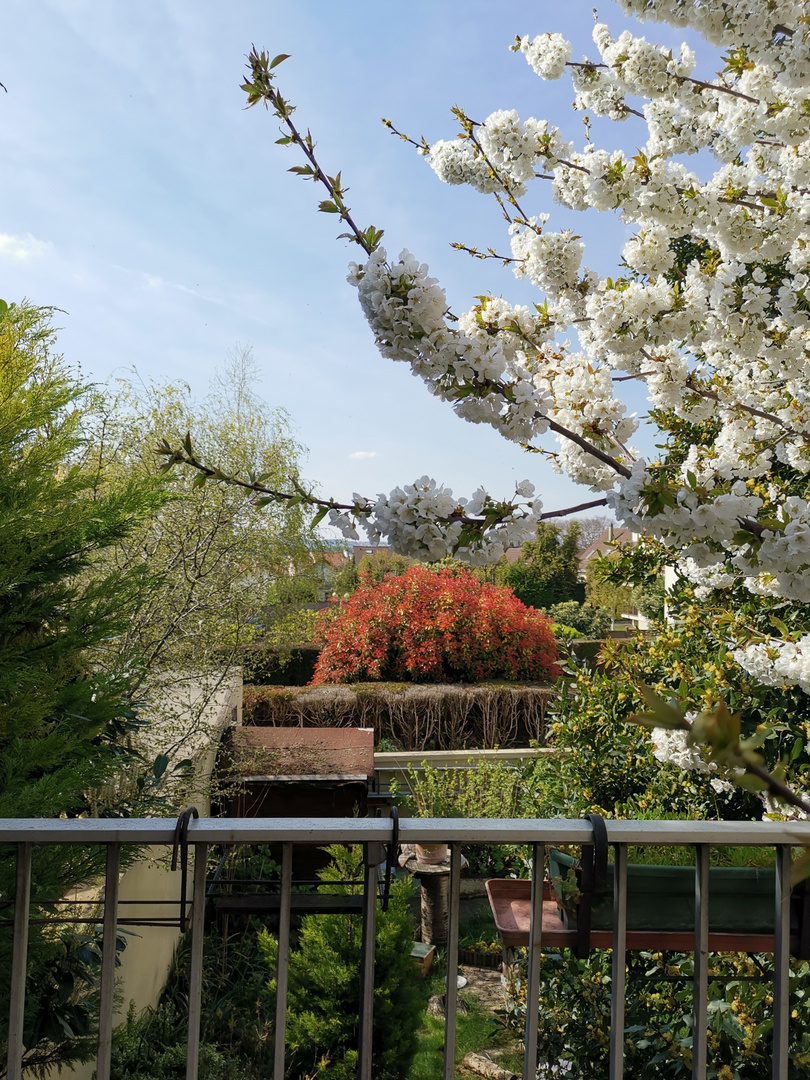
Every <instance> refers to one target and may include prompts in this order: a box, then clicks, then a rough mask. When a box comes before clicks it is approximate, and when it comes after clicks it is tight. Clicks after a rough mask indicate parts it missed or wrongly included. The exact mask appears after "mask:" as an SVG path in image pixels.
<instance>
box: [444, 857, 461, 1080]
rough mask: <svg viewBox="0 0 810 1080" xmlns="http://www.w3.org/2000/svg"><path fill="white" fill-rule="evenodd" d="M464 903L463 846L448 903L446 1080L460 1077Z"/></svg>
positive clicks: (452, 873) (455, 863) (454, 863)
mask: <svg viewBox="0 0 810 1080" xmlns="http://www.w3.org/2000/svg"><path fill="white" fill-rule="evenodd" d="M460 900H461V844H459V843H457V842H456V843H453V844H451V845H450V895H449V897H448V901H447V993H446V995H445V999H444V1000H445V1006H446V1008H445V1016H444V1070H443V1072H442V1076H443V1077H444V1080H453V1077H454V1076H455V1074H456V1009H457V1007H458V911H459V902H460Z"/></svg>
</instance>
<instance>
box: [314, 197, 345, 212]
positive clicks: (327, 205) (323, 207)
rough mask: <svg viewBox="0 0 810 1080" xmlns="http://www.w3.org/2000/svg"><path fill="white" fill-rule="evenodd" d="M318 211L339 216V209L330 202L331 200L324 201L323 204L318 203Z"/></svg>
mask: <svg viewBox="0 0 810 1080" xmlns="http://www.w3.org/2000/svg"><path fill="white" fill-rule="evenodd" d="M318 209H319V210H320V211H321V213H322V214H339V213H340V207H339V206H337V205H336V204H335V203H333V202H332V201H331V199H324V200H323V202H320V203H318Z"/></svg>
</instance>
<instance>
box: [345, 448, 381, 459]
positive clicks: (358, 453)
mask: <svg viewBox="0 0 810 1080" xmlns="http://www.w3.org/2000/svg"><path fill="white" fill-rule="evenodd" d="M376 456H377V451H376V450H355V451H354V453H353V454H349V457H350V458H351V459H352V461H363V460H364V458H372V457H376Z"/></svg>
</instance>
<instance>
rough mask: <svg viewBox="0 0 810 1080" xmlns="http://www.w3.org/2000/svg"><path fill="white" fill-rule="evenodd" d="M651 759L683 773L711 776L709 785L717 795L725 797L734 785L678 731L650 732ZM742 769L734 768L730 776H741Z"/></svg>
mask: <svg viewBox="0 0 810 1080" xmlns="http://www.w3.org/2000/svg"><path fill="white" fill-rule="evenodd" d="M652 748H653V757H655V758H657V759H658V760H659V761H662V762H664V763H665V764H669V765H676V766H677V767H678V768H679V769H683V770H684V771H685V772H699V773H703V774H704V775H705V776H711V780H710V781H709V783H710V784H711V786H712V787H713V788H714V790H715V791H716V792H717V793H718V794H725V795H727V794H728V793H729V792H731V791H733V790H734V784H733V783H732V782H731V780H729V779H727V778H726V775H725V772H724V770H721V769H720V767H719V766H718V764H717V762H716V761H708V760H707V759H706V758H705V757H704V756H703V754H702V753H701V752H700V748H699V747H697V746H695V745H694V743H690V742H689V733H688V732H687V731H683V730H680V729H674V730H673V729H669V728H656V729H655V730H654V731H653V732H652ZM743 772H744V770H743V769H739V768H734V769H732V770H731V775H732V776H734V777H736V776H740V775H742V773H743Z"/></svg>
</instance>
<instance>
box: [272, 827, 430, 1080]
mask: <svg viewBox="0 0 810 1080" xmlns="http://www.w3.org/2000/svg"><path fill="white" fill-rule="evenodd" d="M327 851H328V852H329V853H330V855H331V857H332V863H331V865H330V866H328V867H327V868H326V869H325V870H322V871H321V873H320V875H319V876H320V878H321V880H322V881H324V882H326V883H328V884H329V889H330V892H344V893H349V894H357V893H362V889H363V865H362V850H361V848H359V847H353V848H345V847H342V846H340V845H337V844H334V845H332V846H330V847H329V848H327ZM345 882H349V884H345ZM412 891H413V886H412V885H411V884H410V882H408V881H393V882H392V883H391V894H390V899H389V905H388V910H387V911H381V910H378V911H377V941H376V952H375V966H374V1026H373V1033H372V1075H373V1076H374V1080H402V1078H403V1077H405V1076H407V1075H408V1069H409V1066H410V1064H411V1062H412V1060H413V1057H414V1055H415V1053H416V1048H417V1038H416V1036H417V1032H418V1030H419V1027H420V1024H421V1019H422V1012H423V1008H424V1001H423V997H422V992H421V989H420V984H419V980H418V978H417V973H416V966H415V964H414V961H413V959H412V958H411V955H410V953H411V948H412V946H413V923H412V919H411V915H410V910H409V900H410V897H411V894H412ZM362 932H363V920H362V918H361V917H360V915H359V914H358V915H354V914H351V915H307V916H305V917H304V918H303V919H302V920H301V930H300V934H299V940H298V947H297V948H296V949H294V950H293V951H292V952H291V953H290V961H289V964H290V966H289V983H288V991H287V1032H286V1041H287V1063H288V1071H289V1075H290V1076H294V1077H299V1076H307V1075H312V1076H314V1075H317V1077H318V1080H354V1077H355V1075H356V1070H357V1041H358V1034H359V1014H360V951H361V944H362ZM259 946H260V948H261V950H262V952H263V954H264V956H265V959H266V961H267V963H268V964H269V965H270V967H271V969H272V970H273V971H274V972H275V969H276V965H277V957H278V943H277V941H276V939H275V938H274V937H273V936H272V935H271V934H270V933H269V932H268V931H266V930H263V931H261V932H260V934H259ZM269 989H270V991H271V994H273V993H274V991H275V978H273V979H272V980H271V982H270V984H269Z"/></svg>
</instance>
